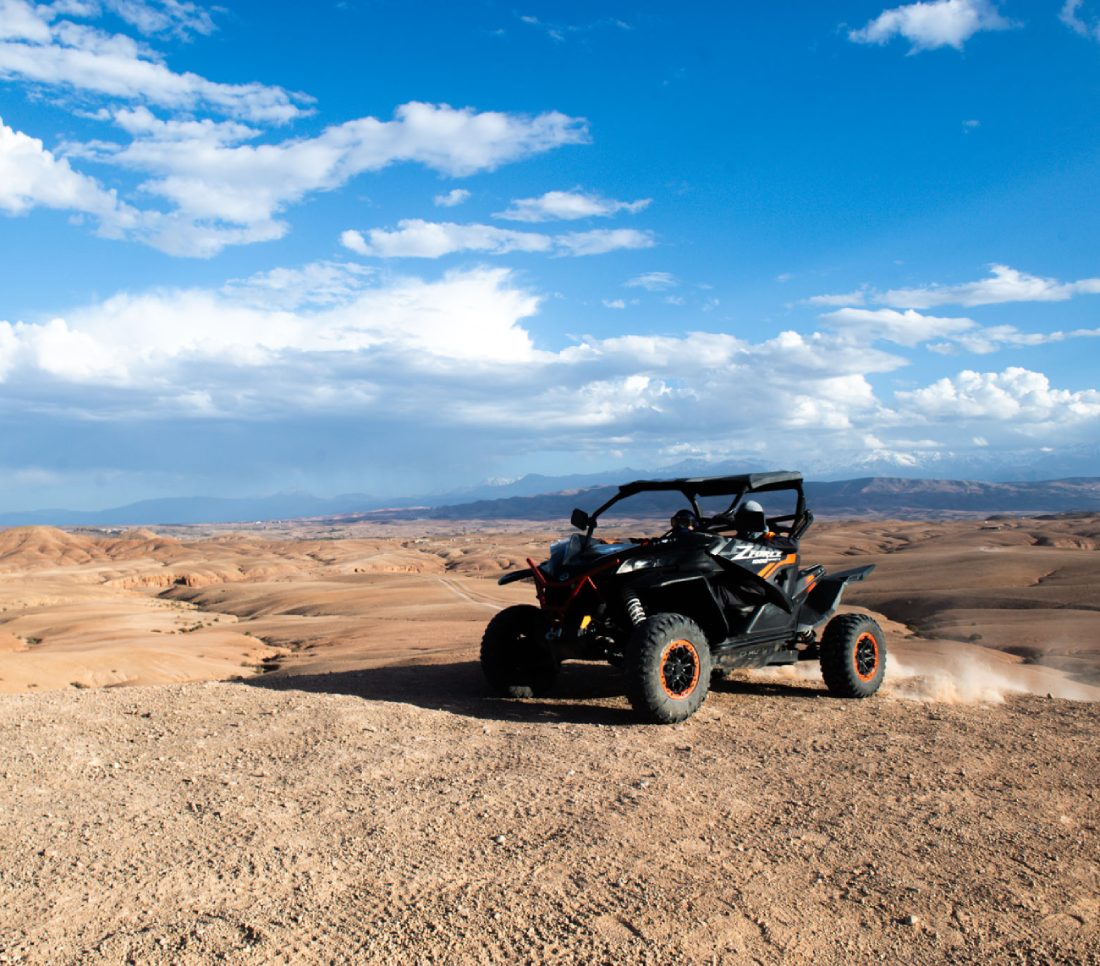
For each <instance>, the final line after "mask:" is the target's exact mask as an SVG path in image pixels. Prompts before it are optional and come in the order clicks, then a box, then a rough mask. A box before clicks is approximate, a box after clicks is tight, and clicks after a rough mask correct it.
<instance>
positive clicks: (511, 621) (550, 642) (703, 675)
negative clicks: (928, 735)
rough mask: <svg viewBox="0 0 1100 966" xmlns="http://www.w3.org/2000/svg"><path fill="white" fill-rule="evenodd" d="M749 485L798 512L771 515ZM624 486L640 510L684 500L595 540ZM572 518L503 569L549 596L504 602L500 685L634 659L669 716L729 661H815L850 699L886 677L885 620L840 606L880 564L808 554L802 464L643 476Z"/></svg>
mask: <svg viewBox="0 0 1100 966" xmlns="http://www.w3.org/2000/svg"><path fill="white" fill-rule="evenodd" d="M750 494H752V495H756V496H760V497H761V498H762V499H763V500H764V501H765V502H766V503H768V505H769V508H772V507H773V506H774V505H775V504H776V502H777V501H780V505H779V506H778V509H780V510H787V509H788V507H789V506H790V504H791V503H793V505H794V506H793V510H792V511H791V512H781V513H780V514H779V515H777V516H773V515H770V514H769V513H768V512H766V510H765V508H764V507H762V506H761V505H760V503H759V502H758V501H756V500H748V499H747V498H748V496H749V495H750ZM677 495H678V496H677ZM628 498H634V499H632V500H631V504H630V505H631V507H632V511H633V512H634V513H635V514H636V515H638V516H645V515H648V514H652V513H655V512H659V511H661V510H664V511H665V512H667V511H668V509H671V508H673V507H672V504H671V503H670V500H671V501H674V503H675V504H676V505H678V506H679V507H680V509H679V512H677V513H676V515H675V516H674V518H673V523H674V526H673V529H671V530H669V531H668V532H666V533H665V534H664V535H663V536H660V537H656V538H630V539H629V540H626V541H625V542H621V543H604V542H602V541H599V540H595V539H593V532H594V531H595V529H596V526H597V522H598V520H599V518H600V516H601V515H603V514H605V513H607V511H608V510H609V509H611V507H613V506H615V505H616V504H618V503H619V502H620V501H622V500H626V499H628ZM684 501H686V504H687V505H686V506H685V503H684ZM689 508H690V509H689ZM711 510H715V511H716V512H711V513H709V515H708V511H711ZM570 522H571V523H572V525H573V526H574V527H576V528H577V529H579V530H583V531H584V533H583V534H579V533H578V534H574V535H573V536H571V537H569V538H568V539H565V540H559V541H557V542H556V543H554V544H552V545H551V547H550V559H549V560H547V561H545V562H544V563H541V564H536V563H535V562H534V561H533V560H530V559H529V560H528V561H527V563H528V564H529V565H530V566H529V567H528V568H527V569H525V570H519V571H514V572H512V573H508V574H505V575H504V576H503V577H501V578H500V583H501V584H507V583H511V582H513V581H516V580H533V581H534V583H535V590H536V592H537V594H538V601H539V606H538V607H534V606H529V605H522V604H521V605H517V606H513V607H508V608H507V609H505V610H503V611H501V612H500V613H499V614H497V615H496V617H494V618H493V619H492V620H491V621H490V622H489V626H488V627H487V628H486V629H485V636H484V638H483V639H482V643H481V666H482V669H483V670H484V672H485V676H486V677H487V678H488V680H489V683H490V685H491V686H492V687H493V688H494V689H495V690H496V691H497V692H499V693H500V694H503V695H506V696H510V697H517V698H522V697H537V696H541V695H544V694H546V693H548V692H549V691H550V689H551V688H552V686H553V684H554V680H555V678H556V677H557V674H558V669H559V667H560V665H561V662H562V661H566V660H580V661H598V660H605V661H608V662H610V663H611V664H613V665H615V666H619V667H622V668H623V669H624V671H625V676H626V689H627V694H628V696H629V698H630V701H631V703H632V705H633V706H634V708H635V710H636V711H637V712H638V714H639V715H640V716H641V717H642V718H644V719H645V720H647V721H652V722H657V723H673V722H677V721H683V720H684V719H685V718H687V717H688V716H689V715H691V714H693V713H694V712H695V711H696V710H697V709H698V708H699V706H700V705H701V704H702V703H703V701H704V699H705V698H706V696H707V691H708V690H709V688H710V683H711V676H712V674H714V673H717V672H721V671H724V670H728V669H733V668H759V667H764V666H766V665H774V664H794V663H795V662H797V661H803V660H819V661H820V663H821V671H822V675H823V677H824V679H825V684H826V685H827V687H828V689H829V690H830V691H831V692H832V693H833V694H835V695H838V696H841V697H846V698H865V697H869V696H870V695H872V694H874V693H875V692H876V691H877V690H878V688H879V685H880V684H881V683H882V679H883V675H884V673H885V670H886V642H885V639H884V637H883V634H882V630H881V629H880V628H879V626H878V625H877V624H876V623H875V622H874V621H873V620H871V619H870V618H869V617H865V616H862V615H854V614H845V615H841V616H837V617H832V615H833V614H834V613H835V611H836V609H837V605H838V604H839V602H840V596H841V594H842V592H843V591H844V587H845V586H846V585H847V584H848V583H849V582H851V581H856V580H863V579H864V578H865V577H866V576H867V575H868V574H869V573H870V572H871V571H872V570H873V569H874V565H873V564H871V565H869V566H864V567H856V568H853V569H851V570H843V571H840V572H838V573H834V574H827V573H826V572H825V568H824V567H823V566H822V565H820V564H818V565H816V566H811V567H803V566H802V565H801V562H800V560H799V554H798V543H799V540H800V538H801V537H802V535H803V534H804V533H805V532H806V530H807V529H808V528H809V527H810V524H811V523H812V522H813V514H812V513H811V512H810V511H809V510H808V509H807V508H806V498H805V494H804V493H803V488H802V476H801V475H800V474H799V473H791V472H786V471H779V472H774V473H751V474H746V475H743V476H723V477H702V478H697V479H678V480H639V481H637V482H634V483H627V484H625V485H623V486H620V487H619V488H618V492H616V493H615V494H614V495H613V496H612V497H611V498H610V499H609V500H608V501H607V502H606V503H604V504H603V505H602V506H601V507H599V508H598V509H597V510H595V511H593V512H592V513H591V514H588V513H585V512H584V511H583V510H574V511H573V515H572V518H571V521H570ZM830 617H832V620H829V618H830ZM826 621H828V623H827V624H826ZM822 625H826V626H825V629H824V633H823V634H822V635H821V637H820V639H818V636H817V629H818V628H820V627H821V626H822Z"/></svg>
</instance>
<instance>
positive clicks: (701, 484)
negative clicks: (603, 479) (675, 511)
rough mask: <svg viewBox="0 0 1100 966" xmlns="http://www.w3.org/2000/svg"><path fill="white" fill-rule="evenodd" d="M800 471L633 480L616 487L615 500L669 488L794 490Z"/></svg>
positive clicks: (687, 491)
mask: <svg viewBox="0 0 1100 966" xmlns="http://www.w3.org/2000/svg"><path fill="white" fill-rule="evenodd" d="M801 485H802V474H801V473H796V472H794V471H792V470H773V471H772V472H770V473H742V474H741V475H739V476H692V477H684V478H682V479H677V480H635V481H634V482H633V483H624V484H623V485H622V486H620V487H619V492H618V493H617V494H616V499H622V498H623V497H627V496H633V495H634V494H635V493H647V492H659V491H662V490H664V491H672V492H675V493H683V494H684V495H685V496H688V497H692V496H732V495H734V494H735V493H758V492H761V491H763V490H788V489H797V488H799V487H800V486H801Z"/></svg>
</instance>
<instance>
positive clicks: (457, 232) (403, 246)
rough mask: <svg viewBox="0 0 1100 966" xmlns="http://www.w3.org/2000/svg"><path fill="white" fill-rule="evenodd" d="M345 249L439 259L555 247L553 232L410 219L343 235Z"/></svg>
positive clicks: (401, 256) (375, 253) (545, 249)
mask: <svg viewBox="0 0 1100 966" xmlns="http://www.w3.org/2000/svg"><path fill="white" fill-rule="evenodd" d="M340 242H341V244H343V245H344V247H345V248H348V249H350V250H351V251H353V252H355V253H357V254H359V255H373V256H376V257H378V258H439V257H441V256H443V255H450V254H453V253H454V252H484V253H485V254H488V255H505V254H507V253H508V252H515V251H521V252H546V251H549V250H550V249H551V248H552V247H553V241H552V239H551V238H550V236H549V235H540V234H538V233H537V232H527V231H509V230H507V229H505V228H497V227H495V226H493V225H458V224H455V223H454V222H434V221H423V220H421V219H419V218H407V219H405V220H403V221H400V222H398V223H397V227H396V228H394V229H386V228H372V229H370V231H368V232H367V234H366V237H364V236H363V235H362V234H361V233H360V232H357V231H352V230H349V231H345V232H344V233H343V234H342V235H341V236H340Z"/></svg>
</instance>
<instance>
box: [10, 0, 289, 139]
mask: <svg viewBox="0 0 1100 966" xmlns="http://www.w3.org/2000/svg"><path fill="white" fill-rule="evenodd" d="M115 6H117V7H119V8H125V9H126V10H127V11H128V12H129V13H130V14H131V15H132V17H133V18H135V19H136V18H138V14H139V13H140V11H142V10H144V11H145V13H146V14H147V15H148V16H147V17H146V18H145V22H146V23H148V24H149V25H152V24H153V23H154V22H161V23H163V24H165V25H167V24H168V23H169V22H174V23H175V24H176V25H177V26H180V25H181V24H183V23H185V22H186V23H188V24H192V26H191V27H189V28H188V29H194V27H193V24H194V23H197V21H196V20H195V19H194V18H191V19H190V20H184V21H181V20H180V19H179V17H178V16H176V17H175V19H174V20H173V17H172V15H171V14H168V13H166V11H167V10H168V9H169V7H170V6H174V8H176V9H178V8H180V7H181V6H186V5H179V4H176V5H165V6H162V7H161V8H160V10H159V12H158V10H157V9H156V8H153V7H150V6H149V5H147V4H138V3H119V4H116V5H115ZM97 9H98V7H95V8H90V9H89V12H93V11H94V10H97ZM0 12H2V13H3V17H2V18H0V19H2V20H4V21H5V22H9V18H10V24H11V26H6V27H5V28H4V29H3V31H2V32H0V36H3V34H6V36H4V37H3V39H2V40H0V78H6V79H15V78H18V79H22V80H27V81H32V82H34V83H38V84H46V85H50V86H55V87H62V88H68V89H71V90H77V91H83V92H89V93H94V94H99V95H104V96H107V97H116V98H122V99H124V100H130V101H138V102H143V103H149V104H156V105H158V106H160V107H169V108H174V109H186V110H193V109H197V108H204V109H209V110H213V111H216V112H219V113H223V114H226V115H229V116H231V117H242V118H247V119H249V120H252V121H263V122H269V123H270V122H274V123H283V122H286V121H289V120H292V119H293V118H295V117H298V116H300V115H301V114H302V113H303V110H304V106H305V105H306V104H308V102H309V99H308V98H306V97H304V96H303V95H300V94H292V93H290V92H288V91H286V90H284V89H283V88H281V87H273V86H270V85H266V84H260V83H256V82H253V83H246V84H220V83H217V82H214V81H210V80H207V79H206V78H204V77H200V76H199V75H198V74H193V73H190V72H187V73H182V74H180V73H176V72H174V71H172V70H170V69H169V68H168V67H166V66H165V65H164V64H163V63H161V62H160V61H159V60H157V59H156V57H155V55H154V54H153V53H152V52H151V51H149V50H147V49H145V48H143V47H141V46H140V45H139V44H137V43H136V42H135V41H134V40H132V39H131V38H130V37H126V36H124V35H122V34H108V33H105V32H104V31H101V30H98V29H96V28H94V27H90V26H88V25H86V24H80V23H76V22H74V21H72V20H64V19H63V20H57V21H53V22H51V20H50V13H51V10H50V8H48V7H31V5H30V4H28V3H23V2H20V0H5V5H4V8H3V11H0ZM166 29H167V26H166Z"/></svg>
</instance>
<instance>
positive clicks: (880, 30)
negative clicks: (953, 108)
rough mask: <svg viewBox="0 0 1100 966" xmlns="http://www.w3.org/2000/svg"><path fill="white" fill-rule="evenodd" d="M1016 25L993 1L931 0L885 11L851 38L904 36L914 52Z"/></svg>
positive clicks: (958, 44)
mask: <svg viewBox="0 0 1100 966" xmlns="http://www.w3.org/2000/svg"><path fill="white" fill-rule="evenodd" d="M1013 26H1015V24H1014V23H1013V22H1012V21H1010V20H1006V19H1005V18H1004V17H1002V16H1001V14H1000V13H999V12H998V10H997V8H996V7H995V6H994V5H993V3H992V2H990V0H928V2H923V3H910V4H906V5H904V6H901V7H892V8H891V9H889V10H884V11H883V12H882V13H880V14H879V15H878V16H877V17H875V19H874V20H872V21H870V22H869V23H867V24H866V25H865V26H864V27H862V28H860V29H859V30H852V31H849V33H848V38H849V39H850V40H852V41H853V42H855V43H857V44H885V43H888V42H889V41H890V40H892V39H893V38H894V37H904V38H905V39H906V40H908V41H909V42H910V43H911V44H912V47H911V48H910V53H917V52H918V51H922V50H932V49H934V48H936V47H954V48H955V49H956V50H962V48H963V45H964V44H965V43H966V42H967V41H968V40H969V39H970V38H971V37H972V36H974V34H976V33H979V32H980V31H984V30H1007V29H1009V28H1011V27H1013Z"/></svg>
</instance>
